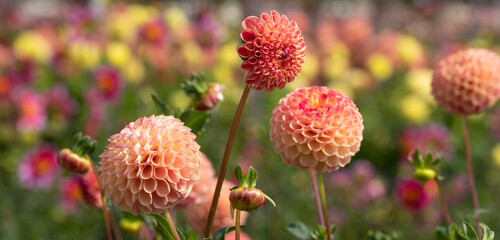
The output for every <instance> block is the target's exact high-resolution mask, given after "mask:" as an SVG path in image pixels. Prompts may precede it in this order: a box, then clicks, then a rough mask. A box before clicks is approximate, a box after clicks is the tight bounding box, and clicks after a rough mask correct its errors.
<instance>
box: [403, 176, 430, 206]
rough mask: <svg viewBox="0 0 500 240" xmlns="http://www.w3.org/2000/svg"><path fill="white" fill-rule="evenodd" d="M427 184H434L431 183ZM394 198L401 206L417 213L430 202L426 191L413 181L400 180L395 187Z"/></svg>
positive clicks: (422, 186)
mask: <svg viewBox="0 0 500 240" xmlns="http://www.w3.org/2000/svg"><path fill="white" fill-rule="evenodd" d="M428 183H432V184H435V183H433V182H431V181H430V182H428ZM396 197H397V199H398V201H399V203H400V204H401V205H403V206H404V207H406V208H407V209H409V210H413V211H418V210H420V209H422V208H424V207H426V206H427V205H429V203H430V202H431V196H430V195H429V192H428V190H426V189H425V188H424V185H422V184H421V183H419V182H417V181H415V180H401V181H400V182H399V183H398V184H397V185H396Z"/></svg>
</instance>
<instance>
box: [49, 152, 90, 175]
mask: <svg viewBox="0 0 500 240" xmlns="http://www.w3.org/2000/svg"><path fill="white" fill-rule="evenodd" d="M57 162H58V163H59V166H61V167H62V168H64V169H67V170H69V171H72V172H75V173H81V174H84V173H87V172H88V171H89V168H90V159H89V157H88V156H87V155H86V156H85V157H82V156H80V155H78V154H76V153H74V152H73V151H71V150H69V149H67V148H64V149H62V150H61V151H60V152H59V154H58V155H57Z"/></svg>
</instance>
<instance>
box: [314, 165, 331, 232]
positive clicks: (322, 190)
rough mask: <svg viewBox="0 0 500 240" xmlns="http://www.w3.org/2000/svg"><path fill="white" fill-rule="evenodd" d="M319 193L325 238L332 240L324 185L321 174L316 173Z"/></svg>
mask: <svg viewBox="0 0 500 240" xmlns="http://www.w3.org/2000/svg"><path fill="white" fill-rule="evenodd" d="M317 175H318V185H319V193H320V195H321V203H322V204H323V218H324V219H325V229H326V236H327V238H328V240H332V233H331V232H330V222H329V221H328V209H327V207H326V196H325V184H324V183H323V174H322V173H318V174H317Z"/></svg>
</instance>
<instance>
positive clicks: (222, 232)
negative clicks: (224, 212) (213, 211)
mask: <svg viewBox="0 0 500 240" xmlns="http://www.w3.org/2000/svg"><path fill="white" fill-rule="evenodd" d="M240 227H241V226H240ZM234 229H236V228H235V227H234V226H230V227H223V228H221V229H219V230H218V231H217V232H215V234H214V238H213V240H224V239H225V238H226V234H228V233H230V232H232V231H234Z"/></svg>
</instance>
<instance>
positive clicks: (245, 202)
mask: <svg viewBox="0 0 500 240" xmlns="http://www.w3.org/2000/svg"><path fill="white" fill-rule="evenodd" d="M265 197H266V195H265V194H264V193H263V192H262V191H261V190H259V189H257V188H253V187H249V188H243V187H239V188H236V189H234V190H232V191H231V193H230V194H229V201H230V202H231V206H233V208H235V209H238V210H241V211H247V212H251V211H253V210H257V209H258V208H259V207H260V206H262V205H265V204H266V199H265Z"/></svg>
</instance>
